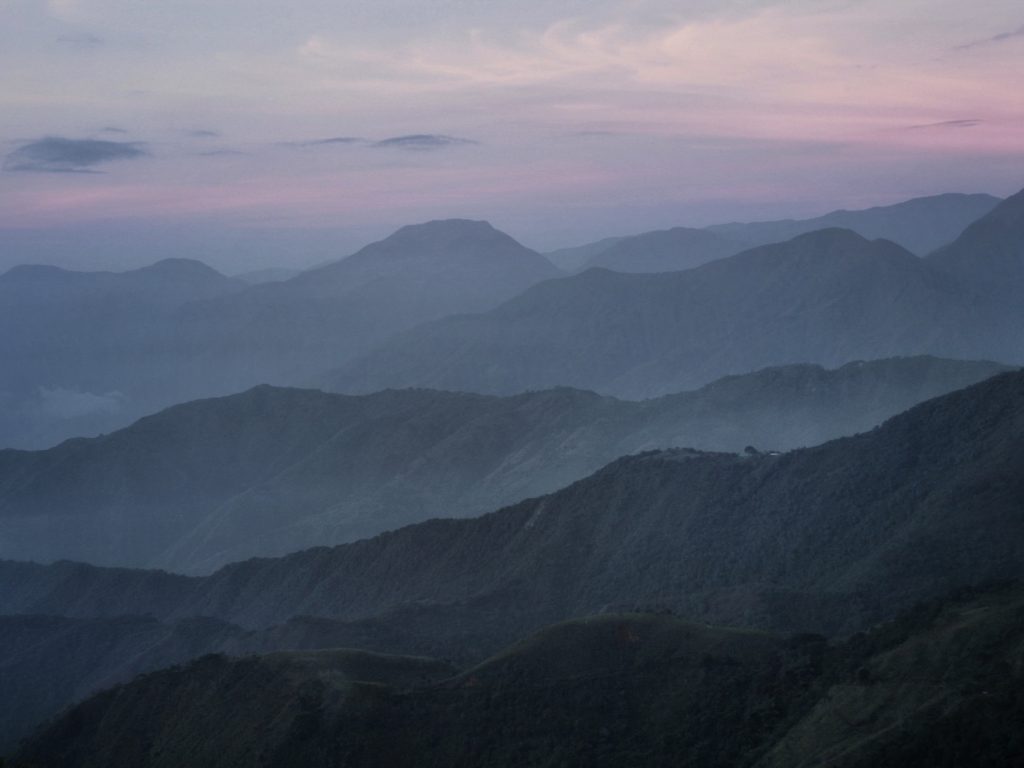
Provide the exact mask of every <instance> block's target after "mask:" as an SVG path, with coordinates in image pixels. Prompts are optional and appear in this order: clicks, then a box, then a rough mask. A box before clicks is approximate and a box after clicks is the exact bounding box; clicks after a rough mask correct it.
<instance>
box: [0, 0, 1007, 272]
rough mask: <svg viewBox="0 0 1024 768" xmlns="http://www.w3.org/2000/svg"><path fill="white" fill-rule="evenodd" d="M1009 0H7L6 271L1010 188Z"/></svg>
mask: <svg viewBox="0 0 1024 768" xmlns="http://www.w3.org/2000/svg"><path fill="white" fill-rule="evenodd" d="M1022 64H1024V5H1021V3H1020V2H1019V0H976V2H974V3H972V4H968V3H965V2H962V0H960V1H958V2H950V1H948V0H885V1H882V0H845V1H839V0H791V1H787V2H769V1H767V0H735V1H730V0H718V1H716V2H712V0H694V1H692V2H691V1H688V0H674V1H672V2H666V1H664V0H586V1H584V0H563V1H562V2H539V1H538V0H519V1H518V2H515V3H512V2H503V3H499V2H493V1H491V2H489V1H487V0H373V2H352V1H351V0H348V1H346V0H294V1H293V2H289V3H283V2H280V0H273V1H270V0H217V1H216V2H212V3H211V2H208V0H174V2H160V3H156V2H152V3H151V2H139V1H138V0H0V72H2V75H0V269H4V268H6V267H8V266H10V265H11V264H12V263H17V262H21V261H47V262H50V263H58V264H60V265H62V266H68V267H71V268H108V269H113V268H129V267H132V266H141V265H143V264H146V263H150V262H152V261H153V260H155V258H162V257H166V256H172V255H178V256H192V257H197V258H202V259H204V260H205V261H207V262H208V263H211V264H212V265H213V266H215V267H217V268H220V269H223V270H225V271H228V272H239V271H245V270H246V269H259V268H264V267H268V266H308V265H311V264H314V263H317V262H320V261H324V260H326V259H329V258H338V257H340V256H343V255H345V254H346V253H349V252H351V251H352V250H355V249H356V248H358V247H359V246H361V245H363V244H365V243H366V242H369V241H371V240H373V239H377V238H379V237H382V236H384V235H386V234H388V233H389V232H390V231H392V230H394V229H395V228H397V227H398V226H401V225H403V224H408V223H414V222H418V221H425V220H429V219H434V218H449V217H465V218H476V219H487V220H489V221H491V222H492V223H493V224H494V225H495V226H497V227H499V228H501V229H503V230H505V231H507V232H509V233H510V234H512V235H513V236H515V237H516V238H517V239H519V240H520V241H522V242H523V243H524V244H526V245H529V246H531V247H534V248H538V249H541V250H547V249H553V248H557V247H563V246H568V245H575V244H579V243H582V242H587V241H590V240H596V239H599V238H601V237H605V236H610V235H622V234H630V233H634V232H640V231H645V230H650V229H656V228H663V227H669V226H679V225H688V226H701V225H706V224H711V223H718V222H723V221H731V220H754V219H765V218H778V217H785V216H795V217H803V216H812V215H818V214H821V213H825V212H827V211H829V210H832V209H835V208H841V207H845V208H863V207H869V206H872V205H880V204H887V203H893V202H898V201H900V200H904V199H907V198H910V197H914V196H919V195H927V194H937V193H941V192H948V191H958V192H988V193H991V194H997V195H1007V194H1010V193H1012V192H1015V191H1017V190H1018V189H1020V188H1021V187H1024V88H1022V87H1021V85H1020V82H1019V81H1020V76H1021V72H1022Z"/></svg>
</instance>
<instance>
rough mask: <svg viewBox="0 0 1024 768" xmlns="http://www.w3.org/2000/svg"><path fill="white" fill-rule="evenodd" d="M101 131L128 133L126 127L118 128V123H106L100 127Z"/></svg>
mask: <svg viewBox="0 0 1024 768" xmlns="http://www.w3.org/2000/svg"><path fill="white" fill-rule="evenodd" d="M100 133H128V131H126V130H125V129H124V128H118V127H117V126H116V125H106V126H104V127H102V128H100Z"/></svg>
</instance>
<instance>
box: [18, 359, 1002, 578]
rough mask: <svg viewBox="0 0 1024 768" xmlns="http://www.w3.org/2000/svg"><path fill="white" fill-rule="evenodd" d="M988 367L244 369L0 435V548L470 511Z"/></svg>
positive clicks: (215, 555)
mask: <svg viewBox="0 0 1024 768" xmlns="http://www.w3.org/2000/svg"><path fill="white" fill-rule="evenodd" d="M1002 370H1005V367H1004V366H1001V365H998V364H995V363H984V362H977V363H970V362H961V361H953V360H942V359H936V358H927V357H921V358H900V359H891V360H883V361H873V362H860V363H851V364H848V365H846V366H843V367H842V368H839V369H837V370H832V371H827V370H824V369H823V368H821V367H820V366H812V365H792V366H785V367H780V368H769V369H765V370H762V371H759V372H756V373H752V374H745V375H741V376H734V377H729V378H726V379H723V380H720V381H717V382H714V383H712V384H710V385H707V386H705V387H703V388H702V389H700V390H697V391H693V392H686V393H681V394H676V395H669V396H665V397H661V398H657V399H654V400H647V401H643V402H630V401H623V400H616V399H614V398H610V397H602V396H599V395H596V394H594V393H592V392H585V391H580V390H572V389H567V388H560V389H554V390H544V391H537V392H528V393H524V394H521V395H515V396H509V397H504V398H502V397H495V396H485V395H475V394H469V393H451V392H439V391H431V390H397V391H385V392H380V393H376V394H372V395H365V396H344V395H336V394H326V393H323V392H320V391H316V390H296V389H282V388H274V387H269V386H261V387H257V388H255V389H252V390H249V391H247V392H245V393H242V394H238V395H231V396H227V397H223V398H215V399H210V400H203V401H197V402H192V403H188V404H184V405H179V406H175V407H172V408H170V409H167V410H165V411H162V412H160V413H158V414H155V415H153V416H149V417H146V418H144V419H142V420H140V421H138V422H137V423H135V424H134V425H132V426H130V427H128V428H126V429H124V430H120V431H118V432H115V433H112V434H109V435H105V436H103V437H99V438H91V439H76V440H70V441H67V442H65V443H63V444H61V445H59V446H57V447H54V448H50V449H46V450H43V451H13V450H6V451H0V557H8V558H18V559H31V560H36V561H41V562H48V561H52V560H57V559H73V560H81V561H86V562H91V563H96V564H102V565H121V566H135V567H162V568H169V569H171V570H174V571H179V572H191V573H196V572H199V573H203V572H209V571H211V570H213V569H215V568H217V567H220V566H222V565H225V564H227V563H229V562H232V561H236V560H243V559H246V558H248V557H253V556H257V555H262V556H267V555H283V554H287V553H288V552H292V551H295V550H299V549H303V548H306V547H310V546H314V545H317V544H339V543H343V542H346V541H354V540H356V539H359V538H366V537H368V536H372V535H375V534H378V533H381V532H382V531H385V530H389V529H394V528H399V527H401V526H403V525H408V524H410V523H415V522H420V521H422V520H426V519H428V518H431V517H469V516H473V515H480V514H483V513H485V512H488V511H491V510H493V509H497V508H499V507H502V506H506V505H508V504H512V503H514V502H517V501H519V500H521V499H523V498H529V497H534V496H539V495H541V494H545V493H550V492H552V491H555V490H557V489H559V488H562V487H564V486H566V485H568V484H569V483H571V482H573V481H575V480H579V479H580V478H583V477H585V476H587V475H589V474H591V473H592V472H595V471H596V470H598V469H599V468H600V467H602V466H603V465H605V464H607V463H609V462H611V461H613V460H614V459H616V458H618V457H619V456H622V455H625V454H630V453H636V452H639V451H647V450H652V449H662V448H671V447H675V446H686V447H695V448H701V449H706V450H716V451H730V452H733V453H738V452H740V451H742V450H743V449H744V448H745V447H746V446H748V445H753V446H755V447H759V448H760V449H762V450H788V449H791V448H798V447H803V446H809V445H816V444H818V443H821V442H824V441H826V440H829V439H833V438H836V437H839V436H842V435H849V434H854V433H857V432H864V431H867V430H869V429H871V428H872V427H874V426H876V425H877V424H879V423H881V422H882V421H883V420H884V419H886V418H888V417H889V416H892V415H894V414H896V413H899V412H900V411H903V410H905V409H906V408H908V407H910V406H912V405H914V404H916V403H918V402H921V401H922V400H925V399H928V398H930V397H934V396H937V395H940V394H945V393H947V392H950V391H952V390H955V389H960V388H962V387H964V386H967V385H968V384H972V383H975V382H977V381H980V380H982V379H984V378H987V377H989V376H992V375H994V374H996V373H998V372H1000V371H1002Z"/></svg>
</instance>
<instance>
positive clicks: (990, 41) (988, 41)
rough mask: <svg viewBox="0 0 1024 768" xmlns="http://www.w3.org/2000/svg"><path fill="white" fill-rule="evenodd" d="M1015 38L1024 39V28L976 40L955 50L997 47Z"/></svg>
mask: <svg viewBox="0 0 1024 768" xmlns="http://www.w3.org/2000/svg"><path fill="white" fill-rule="evenodd" d="M1015 37H1024V26H1020V27H1017V29H1014V30H1010V31H1009V32H1000V33H999V34H998V35H993V36H992V37H986V38H984V39H983V40H974V41H972V42H970V43H964V44H963V45H958V46H956V48H954V49H953V50H955V51H968V50H970V49H971V48H981V47H983V46H986V45H995V44H997V43H1002V42H1005V41H1007V40H1012V39H1013V38H1015Z"/></svg>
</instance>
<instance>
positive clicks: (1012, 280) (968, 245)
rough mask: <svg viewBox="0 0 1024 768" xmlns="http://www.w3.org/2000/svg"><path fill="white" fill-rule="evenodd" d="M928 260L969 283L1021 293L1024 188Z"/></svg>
mask: <svg viewBox="0 0 1024 768" xmlns="http://www.w3.org/2000/svg"><path fill="white" fill-rule="evenodd" d="M928 262H929V263H930V264H932V265H934V266H935V267H937V268H939V269H941V270H943V271H944V272H947V273H949V274H951V275H953V276H954V277H956V278H957V279H959V280H963V281H964V282H966V283H968V284H975V285H979V286H982V287H984V288H985V289H986V290H990V291H995V292H997V293H1004V292H1005V293H1012V294H1015V295H1016V296H1017V297H1019V293H1020V291H1024V190H1022V191H1020V192H1018V193H1017V194H1015V195H1012V196H1011V197H1008V198H1007V199H1006V200H1004V201H1003V202H1001V203H1000V204H999V205H997V206H996V207H995V208H994V209H993V210H992V211H990V212H989V213H988V214H986V215H985V216H983V217H982V218H980V219H978V220H977V221H975V222H974V223H972V224H971V225H970V226H969V227H967V229H965V230H964V232H963V234H961V235H960V236H959V237H958V238H957V239H956V240H954V241H953V242H951V243H949V244H948V245H946V246H944V247H942V248H939V249H938V250H936V251H935V252H934V253H932V254H930V255H929V256H928ZM1018 306H1019V305H1018Z"/></svg>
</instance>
